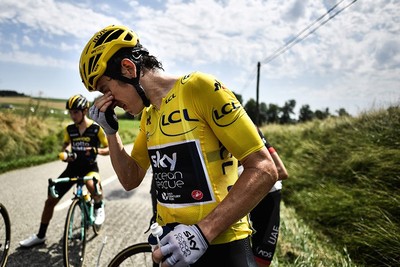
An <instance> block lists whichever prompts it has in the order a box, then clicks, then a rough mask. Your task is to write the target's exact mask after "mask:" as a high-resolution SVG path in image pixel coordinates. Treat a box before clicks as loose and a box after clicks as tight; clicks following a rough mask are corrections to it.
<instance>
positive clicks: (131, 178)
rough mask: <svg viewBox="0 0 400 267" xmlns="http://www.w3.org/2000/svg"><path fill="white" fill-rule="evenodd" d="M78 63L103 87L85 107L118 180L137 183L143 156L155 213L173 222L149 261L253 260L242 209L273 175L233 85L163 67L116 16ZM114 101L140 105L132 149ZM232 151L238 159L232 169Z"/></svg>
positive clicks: (92, 84) (93, 86)
mask: <svg viewBox="0 0 400 267" xmlns="http://www.w3.org/2000/svg"><path fill="white" fill-rule="evenodd" d="M172 49H173V48H172ZM79 66H80V74H81V78H82V81H83V83H84V84H85V86H86V88H87V89H88V90H89V91H95V90H96V91H99V92H101V93H102V94H103V96H101V97H99V98H98V99H97V100H96V101H95V104H94V105H93V106H92V107H91V108H90V116H91V117H92V118H93V119H94V120H95V121H97V122H98V123H99V124H100V125H101V126H102V127H103V128H104V130H105V132H106V135H107V139H108V143H109V146H110V157H111V161H112V164H113V167H114V170H115V171H116V173H117V175H118V178H119V181H120V183H121V184H122V185H123V187H124V188H125V189H126V190H131V189H133V188H136V187H137V186H139V185H140V183H141V182H142V180H143V178H144V177H145V174H146V172H147V169H148V168H149V166H150V165H151V166H152V170H153V179H155V180H156V190H157V222H158V223H160V224H161V225H166V224H169V223H177V224H178V225H177V226H175V228H173V230H172V231H171V232H170V233H169V234H167V235H166V236H164V237H163V238H162V239H161V248H159V249H156V250H155V251H154V252H153V258H154V259H155V261H156V262H159V261H161V260H163V263H162V266H187V265H189V264H190V266H213V264H214V265H215V260H216V259H220V260H221V259H223V261H224V264H225V265H224V266H230V267H235V266H238V267H239V266H240V267H246V266H256V263H255V260H254V256H253V254H252V252H251V248H250V234H251V229H250V226H249V222H248V220H247V214H248V213H249V212H250V210H251V209H253V208H254V207H255V206H256V204H257V203H258V202H259V201H260V200H261V199H262V198H264V196H265V195H266V194H267V193H268V191H269V190H270V189H271V188H272V186H273V184H274V183H275V182H276V181H277V178H278V177H277V170H276V167H275V165H274V163H273V160H272V158H271V156H270V154H269V153H268V150H267V148H266V147H265V146H264V144H263V142H262V140H261V139H260V137H259V135H258V133H257V129H256V127H255V126H254V124H253V123H252V121H251V119H250V118H249V116H248V115H247V114H246V112H245V110H244V108H243V107H242V106H241V105H240V103H239V101H238V100H237V99H236V97H235V96H234V94H233V93H232V92H231V91H230V90H229V89H228V88H226V87H225V86H224V85H223V84H222V83H221V82H220V81H218V80H217V79H216V78H214V77H213V76H211V75H208V74H204V73H200V72H193V73H190V74H187V75H183V76H173V75H168V74H165V73H164V72H163V71H162V70H163V68H162V64H161V63H160V62H159V61H158V60H157V58H156V57H154V56H152V55H150V54H149V52H148V51H147V49H145V48H144V47H143V46H142V45H141V44H140V42H139V40H138V37H137V35H136V34H135V33H134V32H133V31H131V30H130V29H129V28H127V27H124V26H113V25H112V26H108V27H106V28H104V29H102V30H101V31H99V32H98V33H96V34H95V35H94V36H93V37H92V38H91V40H90V41H89V42H88V43H87V45H86V47H85V48H84V50H83V52H82V54H81V59H80V64H79ZM150 104H151V105H150ZM115 106H119V107H121V108H123V109H124V110H125V111H126V112H129V113H130V114H132V115H137V114H139V113H141V112H142V117H141V122H140V131H139V133H138V136H137V138H136V140H135V143H134V146H133V149H132V152H131V154H130V155H129V154H128V153H127V152H126V151H125V150H124V146H123V142H122V140H121V138H120V136H119V134H118V122H117V120H116V117H115V114H114V107H115ZM238 140H240V145H238ZM228 151H229V152H230V153H229V152H228ZM238 159H239V160H240V161H241V162H242V165H243V167H244V171H243V173H242V174H241V176H240V177H239V178H238ZM180 247H185V248H186V250H181V249H180ZM163 255H164V256H165V255H168V257H166V258H165V259H162V258H163Z"/></svg>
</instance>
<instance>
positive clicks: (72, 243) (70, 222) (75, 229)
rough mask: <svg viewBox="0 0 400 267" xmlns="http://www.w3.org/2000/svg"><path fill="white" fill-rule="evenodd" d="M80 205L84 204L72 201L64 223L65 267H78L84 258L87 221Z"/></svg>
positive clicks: (77, 200) (75, 200)
mask: <svg viewBox="0 0 400 267" xmlns="http://www.w3.org/2000/svg"><path fill="white" fill-rule="evenodd" d="M82 205H85V203H83V202H81V201H80V200H79V199H74V200H73V201H72V204H71V206H70V207H69V210H68V215H67V219H66V221H65V227H64V240H63V241H64V242H63V258H64V266H66V267H77V266H79V267H80V266H82V265H83V260H84V258H85V246H86V220H87V219H86V215H85V212H84V210H82V208H84V207H82Z"/></svg>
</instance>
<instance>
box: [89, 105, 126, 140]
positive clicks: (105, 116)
mask: <svg viewBox="0 0 400 267" xmlns="http://www.w3.org/2000/svg"><path fill="white" fill-rule="evenodd" d="M89 117H91V118H92V119H93V120H94V121H95V122H97V123H98V124H99V125H100V126H101V127H102V128H103V130H104V132H105V133H106V134H107V135H112V134H115V133H116V132H117V131H118V127H119V126H118V119H117V115H115V112H114V109H112V108H108V109H107V110H106V112H101V111H100V110H99V109H98V108H97V107H96V106H95V105H93V106H91V107H90V109H89Z"/></svg>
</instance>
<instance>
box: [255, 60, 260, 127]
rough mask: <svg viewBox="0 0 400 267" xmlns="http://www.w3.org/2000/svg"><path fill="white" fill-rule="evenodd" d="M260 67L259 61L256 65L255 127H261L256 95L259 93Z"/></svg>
mask: <svg viewBox="0 0 400 267" xmlns="http://www.w3.org/2000/svg"><path fill="white" fill-rule="evenodd" d="M260 67H261V63H260V61H258V63H257V99H256V111H257V112H256V125H257V126H261V125H260V108H259V105H258V103H259V102H258V95H259V93H258V92H259V91H260Z"/></svg>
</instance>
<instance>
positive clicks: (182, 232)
mask: <svg viewBox="0 0 400 267" xmlns="http://www.w3.org/2000/svg"><path fill="white" fill-rule="evenodd" d="M160 244H161V254H162V255H163V256H166V257H167V258H166V259H165V262H167V263H168V265H169V266H171V267H172V266H174V267H187V266H188V265H189V264H192V263H195V262H196V261H197V260H198V259H199V258H200V257H201V256H202V255H203V254H204V253H205V252H206V250H207V248H208V241H207V239H206V238H205V237H204V235H203V233H202V232H201V230H200V228H199V227H198V226H197V225H183V224H179V225H177V226H176V227H175V228H174V230H172V231H171V232H170V233H168V234H167V235H166V236H165V237H163V238H162V239H161V240H160Z"/></svg>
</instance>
